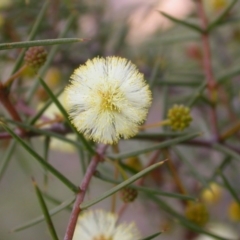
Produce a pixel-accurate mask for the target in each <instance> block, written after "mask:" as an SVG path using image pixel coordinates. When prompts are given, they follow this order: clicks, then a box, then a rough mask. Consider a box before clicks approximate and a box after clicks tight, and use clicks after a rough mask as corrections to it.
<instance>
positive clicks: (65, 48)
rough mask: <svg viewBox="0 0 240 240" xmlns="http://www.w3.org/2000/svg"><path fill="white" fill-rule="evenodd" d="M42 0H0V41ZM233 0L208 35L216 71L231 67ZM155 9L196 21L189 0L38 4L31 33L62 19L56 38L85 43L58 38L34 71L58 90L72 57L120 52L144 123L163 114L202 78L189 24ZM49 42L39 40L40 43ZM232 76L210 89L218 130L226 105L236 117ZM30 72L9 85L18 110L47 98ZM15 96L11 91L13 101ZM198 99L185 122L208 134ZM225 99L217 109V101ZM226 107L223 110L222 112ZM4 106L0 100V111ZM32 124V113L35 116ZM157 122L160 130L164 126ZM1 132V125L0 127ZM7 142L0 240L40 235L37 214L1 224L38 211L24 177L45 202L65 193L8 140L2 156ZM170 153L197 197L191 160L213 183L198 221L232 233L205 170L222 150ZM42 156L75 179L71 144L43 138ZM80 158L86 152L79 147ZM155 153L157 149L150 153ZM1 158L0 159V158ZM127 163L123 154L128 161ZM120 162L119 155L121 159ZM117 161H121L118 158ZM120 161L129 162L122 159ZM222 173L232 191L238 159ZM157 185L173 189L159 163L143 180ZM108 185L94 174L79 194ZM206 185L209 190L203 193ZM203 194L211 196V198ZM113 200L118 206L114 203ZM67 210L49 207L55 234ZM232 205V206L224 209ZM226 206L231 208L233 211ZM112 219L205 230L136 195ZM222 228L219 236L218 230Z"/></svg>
mask: <svg viewBox="0 0 240 240" xmlns="http://www.w3.org/2000/svg"><path fill="white" fill-rule="evenodd" d="M203 2H204V7H205V10H206V14H207V17H208V19H209V21H212V20H214V19H216V18H217V16H219V15H220V14H221V13H222V12H223V10H224V9H225V8H226V6H227V5H228V4H229V3H230V2H231V1H230V0H229V1H227V0H225V1H224V0H221V1H220V0H219V1H218V0H215V1H214V0H205V1H203ZM44 4H45V1H37V0H1V1H0V31H1V35H0V42H1V43H5V42H19V41H26V40H27V39H28V35H29V33H30V31H31V29H32V26H33V24H34V22H35V21H36V17H37V16H38V14H39V12H40V10H41V9H42V7H43V5H44ZM239 5H240V4H239V2H238V3H237V4H236V5H235V7H234V8H233V9H232V10H231V12H230V13H229V14H228V16H227V18H228V20H229V21H226V22H225V24H222V26H221V27H220V28H217V29H216V30H215V31H214V32H213V34H212V35H211V48H212V49H211V50H212V53H213V55H212V65H213V69H214V73H215V74H216V76H220V75H221V74H224V73H225V72H226V71H228V70H229V69H232V68H235V67H238V68H239V66H238V65H239V60H240V47H239V46H240V25H239V17H240V15H239V11H238V9H239V7H240V6H239ZM160 12H165V13H168V14H169V15H171V16H174V17H175V18H177V19H182V20H186V19H187V20H188V21H190V22H192V23H194V24H195V23H196V24H199V19H198V17H197V14H196V5H195V2H194V1H192V0H149V1H144V0H128V1H127V0H122V1H117V0H108V1H107V0H106V1H104V0H95V1H94V0H82V1H80V0H72V1H70V0H52V1H50V3H49V6H48V8H47V10H46V13H45V17H44V18H43V20H42V22H41V24H40V27H39V29H38V32H37V34H36V37H35V39H39V40H40V39H51V38H58V37H59V36H61V34H62V33H63V31H65V30H66V25H67V24H68V23H69V22H70V23H71V24H70V25H69V27H68V28H67V30H66V31H65V32H66V33H65V35H64V36H63V37H68V38H75V37H77V38H84V39H86V41H85V42H80V43H74V44H66V45H58V46H57V49H56V51H55V52H54V55H53V58H52V61H51V63H50V64H49V67H48V68H47V69H46V71H45V72H44V80H45V81H46V82H47V84H48V85H49V86H50V87H51V89H52V90H53V92H55V93H56V92H58V91H59V90H60V89H62V88H63V87H64V86H66V84H67V82H68V80H69V77H70V75H71V74H72V72H73V70H74V69H75V68H76V67H78V66H79V65H80V64H83V63H84V62H86V60H88V59H91V58H93V57H96V56H110V55H116V56H122V57H125V58H127V59H129V60H131V61H132V62H133V63H134V64H136V65H137V67H138V68H139V69H140V71H141V72H142V73H144V75H145V79H146V80H147V81H149V84H150V86H151V89H152V91H153V105H152V107H151V110H150V112H149V117H148V120H147V123H149V124H150V123H154V122H157V121H160V120H162V119H164V117H165V116H166V111H167V109H168V108H169V107H170V106H172V105H173V104H174V103H183V104H184V103H186V102H188V100H189V99H190V97H191V96H192V94H193V93H194V92H195V91H196V90H197V88H198V87H199V85H200V84H201V83H202V82H203V81H204V72H203V66H202V49H201V37H200V35H199V33H198V32H196V31H191V30H189V29H188V28H186V27H184V26H181V25H178V24H175V23H174V22H173V21H170V20H169V19H167V18H166V17H164V16H163V15H162V14H161V13H160ZM53 48H55V46H51V47H50V46H49V47H46V49H47V51H48V52H50V51H52V49H53ZM20 50H21V49H14V50H4V51H0V77H1V81H2V82H4V80H5V79H7V78H8V77H9V76H10V75H11V72H12V70H13V67H14V64H15V61H16V59H17V57H18V56H19V54H20ZM239 80H240V77H239V75H235V76H234V77H233V78H229V81H225V82H224V85H222V88H223V89H224V90H223V89H221V88H220V90H219V98H220V101H221V103H219V108H218V116H219V121H220V122H219V125H220V127H221V128H222V129H225V128H226V127H228V125H229V121H230V120H229V114H230V113H229V111H228V110H227V109H229V108H230V109H231V111H232V112H234V116H235V118H234V116H233V117H232V118H231V119H232V120H231V121H232V122H234V121H236V119H239V116H240V110H239V109H240V108H239V107H240V99H239V94H240V91H239V89H240V88H239V87H240V81H239ZM34 81H36V79H35V77H34V75H33V73H31V71H26V72H25V73H24V75H22V76H21V77H20V79H19V80H18V82H17V83H16V84H14V86H13V89H14V95H13V101H15V102H16V108H17V109H18V110H19V111H20V112H21V113H22V114H23V115H24V116H27V115H31V114H32V113H36V112H37V111H38V110H39V109H40V108H41V106H42V105H43V104H44V103H45V102H46V101H47V100H48V98H49V97H48V95H47V93H46V92H45V91H44V89H42V88H41V87H38V88H37V89H36V91H35V92H34V93H31V91H29V89H31V86H32V85H33V82H34ZM31 94H33V95H34V96H33V98H32V101H31V102H30V105H29V106H30V108H29V109H25V108H24V107H23V106H24V105H23V104H21V101H24V99H26V98H27V97H28V96H29V95H31ZM16 99H17V100H16ZM207 101H208V99H207V98H204V97H203V98H202V99H201V100H199V101H198V102H197V105H196V107H194V108H193V109H192V116H193V119H194V121H193V123H192V125H191V128H190V130H189V131H194V130H197V131H199V132H203V133H204V137H205V138H207V139H209V138H210V137H211V134H210V126H209V119H208V118H209V116H208V110H207V107H206V105H207V103H206V102H207ZM228 103H229V105H230V107H229V108H225V106H226V105H225V104H228ZM231 111H230V112H231ZM59 114H60V113H59V111H58V110H57V108H56V107H54V106H53V105H52V106H50V107H49V108H48V110H47V111H46V113H44V117H45V118H47V119H52V118H54V117H56V116H58V115H59ZM6 115H7V113H6V111H5V110H4V108H3V107H2V106H0V116H6ZM39 123H40V121H39ZM165 130H166V129H165ZM0 131H1V132H3V129H0ZM162 131H164V130H163V129H162V128H160V127H158V128H155V129H149V130H147V132H149V133H154V132H162ZM67 137H69V138H70V139H74V140H76V138H75V136H74V135H73V134H69V135H67ZM47 141H49V139H47V138H46V137H36V138H32V139H31V141H30V143H31V144H32V147H33V148H34V149H35V150H36V151H37V152H38V153H39V154H40V155H43V154H44V146H45V144H46V142H47ZM229 141H230V143H231V144H233V145H234V146H236V147H239V139H235V138H232V139H230V140H229ZM11 144H12V142H11V141H10V140H9V139H7V140H3V139H0V164H1V175H0V219H1V220H0V239H2V240H16V239H35V240H42V239H50V236H49V233H48V230H47V227H46V224H45V222H41V223H39V224H36V225H34V226H32V227H28V228H26V229H25V230H22V231H17V232H11V231H12V230H13V229H15V228H16V227H17V226H19V225H21V224H24V223H26V222H28V221H30V220H31V219H34V218H36V217H38V216H40V215H41V208H40V206H39V203H38V199H37V197H36V194H35V191H34V188H33V185H32V182H31V177H34V178H35V180H36V181H37V183H38V184H39V185H40V187H41V188H42V189H43V190H46V195H45V197H46V201H47V204H48V207H49V209H52V208H54V207H55V206H56V205H58V204H59V203H60V202H63V201H66V200H68V199H69V198H71V197H72V196H73V194H72V193H71V192H70V191H69V190H68V189H67V188H65V187H64V186H63V185H62V184H61V183H60V182H59V181H58V180H57V179H55V178H54V177H52V176H51V175H50V176H48V178H47V183H46V177H44V176H45V173H44V170H43V169H42V167H41V166H40V165H38V164H37V163H36V162H35V160H34V159H33V157H32V156H30V155H29V154H28V153H27V152H26V151H25V150H24V149H23V148H22V147H21V146H17V147H16V148H15V150H14V152H13V154H12V156H11V158H10V160H9V161H8V162H7V164H6V165H5V163H3V159H4V156H6V154H7V151H9V146H11ZM151 144H152V142H150V141H140V140H138V139H133V140H128V141H122V142H121V143H120V150H121V151H123V152H124V151H128V150H131V149H136V148H141V147H146V146H148V145H149V146H150V145H151ZM177 151H179V152H180V155H181V156H182V157H183V158H184V159H187V161H188V162H190V167H189V164H188V163H186V162H184V161H179V157H177V155H174V154H173V162H174V163H176V166H177V169H178V171H179V175H180V176H181V177H182V180H183V182H184V184H185V185H186V187H187V188H188V189H189V192H190V193H191V194H190V195H192V196H196V197H200V195H201V193H202V192H203V189H204V187H203V186H202V184H201V182H200V181H199V179H198V178H197V177H196V176H194V173H193V171H192V169H195V170H196V171H197V172H198V173H199V174H200V176H201V177H203V178H204V179H205V180H206V181H207V182H208V183H209V184H210V183H211V181H210V180H211V179H212V180H213V182H215V185H216V186H217V187H216V189H217V190H216V193H214V194H213V191H214V190H213V189H212V191H210V193H209V192H208V193H207V194H208V195H207V196H209V195H210V200H208V197H206V199H207V200H206V201H210V202H207V204H208V210H209V212H210V220H209V223H208V225H207V228H208V229H213V228H214V229H218V230H215V233H216V234H219V235H221V233H220V230H219V229H224V230H223V232H224V233H222V234H225V233H228V232H230V233H229V234H230V235H228V236H225V238H226V239H235V240H236V239H240V238H239V236H240V227H239V221H240V220H239V219H240V217H239V216H240V213H239V215H237V216H238V217H234V216H232V213H231V202H232V196H231V194H230V193H229V191H228V190H226V189H225V188H224V186H223V184H221V181H219V180H217V178H216V179H215V177H212V176H214V172H215V170H216V168H217V167H219V165H220V163H222V162H223V161H224V160H225V156H224V155H223V154H220V153H219V152H216V151H212V150H210V149H206V148H199V149H198V148H194V147H189V146H182V145H181V146H177ZM48 154H49V155H48V160H49V162H50V163H51V164H52V165H53V166H54V167H56V168H57V169H58V170H59V171H60V172H62V173H63V174H64V175H65V176H67V177H68V178H69V179H70V180H71V181H72V182H74V183H75V184H77V185H78V184H79V183H80V182H81V179H82V169H81V168H82V166H81V163H80V161H79V154H78V150H77V149H76V148H75V147H73V146H72V145H71V144H66V143H64V142H62V141H59V140H56V139H51V140H50V150H49V153H48ZM149 156H150V153H146V154H142V155H141V156H139V157H138V158H137V160H136V161H135V163H134V164H133V165H132V166H133V167H134V168H136V165H140V168H142V167H143V166H146V165H147V159H148V158H149ZM83 157H84V158H85V159H86V161H87V160H88V158H89V156H88V155H87V154H85V155H84V156H83ZM163 159H164V157H163V156H162V155H161V154H160V155H159V160H163ZM1 160H2V161H1ZM129 162H131V161H130V160H129ZM129 162H128V163H129ZM126 163H127V162H126ZM129 164H130V163H129ZM227 166H228V167H227V169H226V172H225V173H226V175H227V176H228V179H229V181H230V183H231V184H232V186H234V188H235V190H236V192H237V193H238V194H239V192H240V187H239V180H240V179H239V169H240V167H239V164H238V163H237V161H231V162H228V163H227ZM99 171H100V172H104V173H105V175H108V174H109V175H111V174H112V169H111V167H109V166H108V164H107V163H103V164H101V166H100V168H99ZM147 184H149V185H151V186H154V187H157V188H159V189H161V190H165V191H176V189H174V188H173V184H172V179H171V176H170V175H169V173H168V172H167V171H166V169H165V168H164V167H163V168H161V169H160V170H156V171H154V172H153V173H152V174H151V175H150V176H148V177H147V179H146V185H147ZM110 187H112V184H109V183H106V182H103V181H101V180H99V179H97V178H94V179H93V181H92V182H91V188H90V191H89V193H88V196H87V197H86V199H90V198H91V199H92V198H93V197H94V196H98V195H99V194H100V193H102V192H104V191H105V190H107V189H109V188H110ZM211 194H213V196H214V197H215V198H214V197H213V196H211ZM216 196H217V197H216ZM212 198H214V199H213V200H212ZM163 200H164V201H167V202H168V203H169V204H170V205H171V206H172V207H174V208H175V209H176V210H177V211H179V212H180V213H183V212H184V210H183V208H182V205H181V203H180V201H179V200H169V198H163ZM110 202H111V199H110V198H109V199H107V200H104V201H103V202H101V203H99V204H97V205H96V206H94V207H93V208H99V207H103V208H104V209H107V210H110V207H109V206H110ZM121 204H122V203H121V201H120V200H119V201H118V207H120V206H121ZM70 210H71V208H70V207H69V209H66V210H63V211H61V212H60V213H58V214H56V215H55V216H53V221H54V225H55V227H56V229H57V232H58V235H59V238H60V239H62V238H63V236H64V233H65V230H66V226H67V222H68V219H69V215H70ZM237 211H239V212H240V210H238V209H237V208H236V209H235V210H233V212H234V213H236V212H237ZM234 213H233V215H234ZM121 221H136V224H137V226H138V228H139V229H140V231H141V233H142V235H143V237H144V236H148V235H151V234H153V233H155V232H158V231H161V230H166V232H165V233H164V234H162V235H160V236H159V237H157V238H156V239H162V240H167V239H178V240H181V239H182V240H185V239H201V240H204V239H213V238H203V237H201V236H200V237H199V235H198V234H196V235H194V236H193V237H189V238H187V237H186V236H187V235H186V229H185V228H183V227H182V226H180V225H179V224H178V221H175V220H174V218H172V216H171V215H169V214H167V213H166V212H165V211H164V210H163V209H162V208H161V207H159V205H157V204H155V203H154V202H152V201H150V200H149V199H148V198H147V197H146V196H144V195H140V196H139V198H138V199H137V200H136V201H135V202H134V203H132V204H130V205H129V206H128V209H127V211H125V212H124V213H123V215H122V216H121ZM223 237H224V236H223Z"/></svg>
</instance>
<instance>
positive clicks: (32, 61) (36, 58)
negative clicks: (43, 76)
mask: <svg viewBox="0 0 240 240" xmlns="http://www.w3.org/2000/svg"><path fill="white" fill-rule="evenodd" d="M46 59H47V52H46V50H45V48H44V47H42V46H38V47H30V48H29V49H28V50H27V51H26V53H25V56H24V60H25V62H26V64H27V65H28V66H30V67H32V68H34V69H38V68H40V67H41V66H42V65H43V64H44V63H45V61H46Z"/></svg>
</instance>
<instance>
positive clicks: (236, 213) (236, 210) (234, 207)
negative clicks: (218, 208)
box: [228, 201, 240, 222]
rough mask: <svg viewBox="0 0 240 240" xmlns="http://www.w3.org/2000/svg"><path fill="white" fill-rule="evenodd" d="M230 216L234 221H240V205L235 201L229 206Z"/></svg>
mask: <svg viewBox="0 0 240 240" xmlns="http://www.w3.org/2000/svg"><path fill="white" fill-rule="evenodd" d="M228 216H229V218H230V219H231V220H232V221H233V222H240V205H239V203H237V202H235V201H233V202H231V203H230V204H229V206H228Z"/></svg>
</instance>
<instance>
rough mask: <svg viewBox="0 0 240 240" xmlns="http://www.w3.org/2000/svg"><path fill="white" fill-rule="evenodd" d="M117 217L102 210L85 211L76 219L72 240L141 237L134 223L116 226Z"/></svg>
mask: <svg viewBox="0 0 240 240" xmlns="http://www.w3.org/2000/svg"><path fill="white" fill-rule="evenodd" d="M117 220H118V217H117V215H116V214H114V213H111V212H105V211H103V210H96V211H87V212H86V213H83V214H82V215H80V217H79V218H78V223H77V226H76V229H75V232H74V236H73V240H80V239H81V240H136V239H140V238H141V236H140V234H139V232H138V230H137V228H136V226H135V224H134V223H131V224H125V223H122V224H119V225H117Z"/></svg>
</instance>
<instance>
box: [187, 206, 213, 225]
mask: <svg viewBox="0 0 240 240" xmlns="http://www.w3.org/2000/svg"><path fill="white" fill-rule="evenodd" d="M185 216H186V218H187V219H188V220H190V221H191V222H194V223H195V224H197V225H198V226H204V225H205V224H206V223H207V222H208V219H209V214H208V210H207V208H206V206H205V205H204V204H203V203H190V204H189V205H188V206H187V207H186V209H185Z"/></svg>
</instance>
